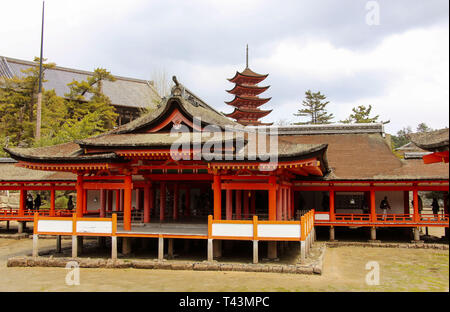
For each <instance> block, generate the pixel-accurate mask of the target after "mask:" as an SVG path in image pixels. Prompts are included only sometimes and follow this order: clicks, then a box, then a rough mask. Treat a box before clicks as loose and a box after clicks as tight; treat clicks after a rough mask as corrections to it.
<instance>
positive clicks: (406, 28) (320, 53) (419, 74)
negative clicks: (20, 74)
mask: <svg viewBox="0 0 450 312" xmlns="http://www.w3.org/2000/svg"><path fill="white" fill-rule="evenodd" d="M0 11H2V13H1V14H0V16H1V18H0V38H2V39H1V40H0V55H2V56H8V57H13V58H19V59H25V60H32V59H33V58H34V57H35V56H38V55H39V49H40V26H41V11H42V1H40V0H3V1H2V5H1V7H0ZM246 44H248V45H249V67H250V68H251V69H252V70H253V71H255V72H257V73H260V74H269V76H268V77H267V79H266V80H265V81H263V82H262V83H261V84H260V85H270V88H269V89H268V90H267V91H266V92H264V93H263V94H262V95H261V97H271V98H272V99H271V100H270V101H269V102H268V103H267V104H265V105H263V106H262V107H261V108H262V109H272V110H273V111H272V112H271V113H270V114H269V115H268V116H267V117H265V118H263V119H262V121H265V122H275V123H277V122H280V121H281V122H284V123H286V122H296V121H303V120H304V119H300V117H296V116H294V115H293V114H294V113H295V112H297V110H298V109H301V108H302V105H301V103H302V100H303V99H304V97H305V91H307V90H311V91H314V92H317V91H320V92H321V93H322V94H324V95H326V97H327V100H329V101H330V103H329V104H328V106H327V109H328V111H329V112H330V113H333V114H334V116H335V118H334V120H333V121H334V122H339V121H340V120H344V119H346V118H347V117H348V116H349V114H350V113H351V110H352V108H353V107H357V106H359V105H365V106H369V105H372V107H373V108H372V112H373V114H374V115H380V118H379V119H380V121H389V123H387V124H386V125H385V131H386V132H388V133H391V134H395V133H396V132H397V131H398V130H401V129H402V128H404V127H406V126H411V127H412V129H413V130H414V129H415V128H416V126H417V125H418V124H419V123H421V122H425V123H426V124H427V125H428V126H430V127H431V128H433V129H439V128H444V127H448V125H449V1H448V0H396V1H392V0H378V1H367V0H301V1H299V0H292V1H290V0H283V1H276V0H245V1H243V0H223V1H222V0H209V1H207V0H197V1H193V0H183V1H181V0H178V1H175V0H162V1H159V0H153V1H143V0H142V1H139V0H127V1H122V0H121V1H116V0H95V1H93V0H90V1H89V0H87V1H86V0H76V1H75V0H67V1H64V0H46V1H45V26H44V58H47V59H48V61H51V62H55V63H56V64H57V65H59V66H63V67H70V68H77V69H83V70H91V71H92V70H94V69H95V68H98V67H101V68H106V69H108V70H109V71H110V72H111V73H112V74H114V75H119V76H125V77H133V78H139V79H146V80H152V79H155V78H157V77H158V76H161V73H165V74H166V75H167V77H169V80H170V77H172V76H173V75H175V76H177V79H178V81H179V82H181V83H182V84H184V85H185V86H186V87H187V88H189V89H190V90H191V91H192V92H194V93H195V94H196V95H198V96H199V97H200V98H202V99H203V100H204V101H206V102H207V103H208V104H210V105H211V106H213V107H214V108H216V109H217V110H219V111H222V112H225V113H230V112H231V111H232V110H233V109H232V107H231V106H228V105H226V104H225V103H224V102H225V101H230V100H231V99H232V98H233V96H232V95H231V94H229V93H227V92H226V91H225V90H229V89H232V87H233V84H231V83H230V82H229V81H228V80H227V78H231V77H233V76H234V74H235V73H236V71H242V70H244V69H245V46H246Z"/></svg>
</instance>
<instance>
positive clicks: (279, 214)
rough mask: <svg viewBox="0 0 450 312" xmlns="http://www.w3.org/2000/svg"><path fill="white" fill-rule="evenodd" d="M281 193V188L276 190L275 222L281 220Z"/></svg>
mask: <svg viewBox="0 0 450 312" xmlns="http://www.w3.org/2000/svg"><path fill="white" fill-rule="evenodd" d="M282 193H283V188H281V187H280V188H278V191H277V220H281V218H282V215H281V214H282V205H283V199H282Z"/></svg>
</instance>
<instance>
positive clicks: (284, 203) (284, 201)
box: [282, 187, 288, 220]
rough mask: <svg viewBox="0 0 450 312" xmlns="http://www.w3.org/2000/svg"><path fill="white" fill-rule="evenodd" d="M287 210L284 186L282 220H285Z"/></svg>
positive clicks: (286, 193)
mask: <svg viewBox="0 0 450 312" xmlns="http://www.w3.org/2000/svg"><path fill="white" fill-rule="evenodd" d="M287 210H288V192H287V188H286V187H285V188H284V190H283V217H282V219H283V220H287Z"/></svg>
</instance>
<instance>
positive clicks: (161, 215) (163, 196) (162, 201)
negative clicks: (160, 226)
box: [159, 182, 166, 221]
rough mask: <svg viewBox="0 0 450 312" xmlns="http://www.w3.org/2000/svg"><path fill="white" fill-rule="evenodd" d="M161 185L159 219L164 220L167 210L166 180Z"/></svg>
mask: <svg viewBox="0 0 450 312" xmlns="http://www.w3.org/2000/svg"><path fill="white" fill-rule="evenodd" d="M159 187H160V189H159V220H160V221H164V211H165V210H166V182H161V183H160V185H159Z"/></svg>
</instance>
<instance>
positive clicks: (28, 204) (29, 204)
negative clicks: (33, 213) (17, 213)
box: [26, 194, 33, 210]
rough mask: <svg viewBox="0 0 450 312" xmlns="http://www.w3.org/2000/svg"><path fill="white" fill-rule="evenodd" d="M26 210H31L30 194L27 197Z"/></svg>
mask: <svg viewBox="0 0 450 312" xmlns="http://www.w3.org/2000/svg"><path fill="white" fill-rule="evenodd" d="M26 206H27V210H33V196H31V194H28V195H27V203H26Z"/></svg>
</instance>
